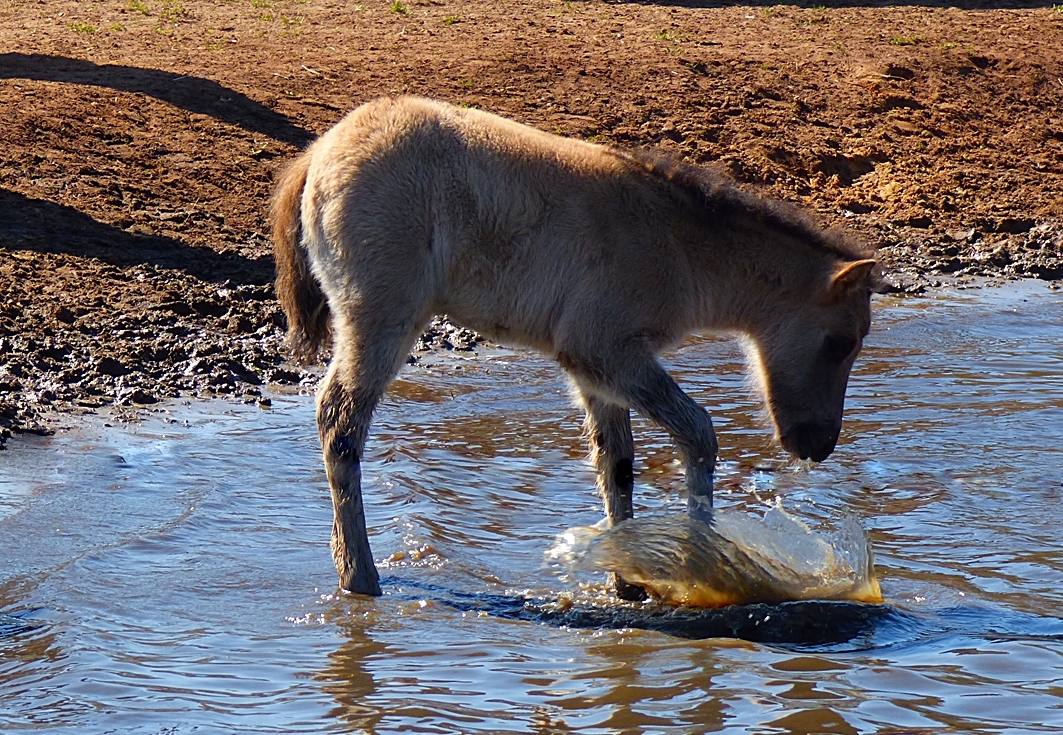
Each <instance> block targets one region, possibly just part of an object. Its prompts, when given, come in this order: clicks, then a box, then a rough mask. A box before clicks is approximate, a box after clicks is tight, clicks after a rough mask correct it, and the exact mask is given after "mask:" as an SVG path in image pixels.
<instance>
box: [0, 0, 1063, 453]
mask: <svg viewBox="0 0 1063 735" xmlns="http://www.w3.org/2000/svg"><path fill="white" fill-rule="evenodd" d="M0 3H2V5H0V49H2V50H3V52H2V53H0V111H2V120H3V126H2V130H3V138H2V141H3V145H2V146H0V446H2V445H3V441H4V440H5V439H7V438H8V437H9V436H10V433H11V432H12V431H16V432H18V431H47V430H49V429H50V427H52V426H54V421H55V417H56V416H61V415H67V416H69V415H71V413H76V412H78V411H93V410H100V409H101V407H105V406H133V407H136V406H150V405H152V404H154V403H155V402H158V401H160V400H162V399H165V398H168V397H176V396H209V395H219V394H221V395H229V396H236V397H242V398H243V400H247V401H261V402H263V403H266V402H267V399H265V398H262V397H261V394H260V390H261V388H260V387H259V386H261V385H262V384H264V383H270V382H273V383H288V384H291V383H297V382H299V381H300V380H302V379H304V378H306V379H308V380H312V378H308V376H305V375H303V374H301V373H300V372H299V371H298V370H296V369H293V368H292V367H291V366H290V365H287V364H286V363H285V362H284V359H283V354H282V352H281V350H280V340H279V337H280V333H281V328H282V325H283V316H282V315H281V314H280V313H279V311H278V308H277V305H276V303H275V301H274V299H273V293H272V287H271V285H270V279H271V274H272V260H271V257H270V246H269V243H268V241H267V238H266V236H265V235H264V232H265V225H264V214H265V210H266V205H267V199H268V195H269V191H270V185H271V181H272V179H273V176H274V174H275V172H276V171H277V169H278V167H279V166H281V165H282V164H283V162H284V161H285V160H286V159H287V158H289V157H290V156H291V155H292V154H294V153H295V152H296V151H297V150H298V149H299V148H300V147H301V146H303V145H304V144H305V143H306V142H307V141H309V140H310V139H311V138H312V137H313V136H314V135H316V134H318V133H320V132H321V131H323V130H325V129H326V128H328V127H329V126H330V125H332V124H333V123H334V122H335V121H336V120H338V119H339V118H340V117H341V116H342V115H343V114H344V112H345V111H347V110H349V109H351V108H352V107H354V106H356V105H357V104H359V103H360V102H363V101H365V100H367V99H369V98H371V97H374V96H377V95H381V94H398V93H416V94H423V95H428V96H433V97H439V98H442V99H446V100H450V101H452V102H455V103H459V104H465V105H475V106H478V107H482V108H484V109H488V110H492V111H496V112H499V113H502V114H505V115H507V116H510V117H513V118H515V119H518V120H521V121H524V122H527V123H530V124H533V125H537V126H539V127H541V128H544V129H546V130H550V131H554V132H558V133H562V134H565V135H572V136H579V137H583V138H586V139H590V140H596V141H601V142H610V143H616V144H619V145H624V146H643V147H654V148H658V149H662V150H665V151H668V152H670V153H672V154H674V155H675V156H678V157H681V158H683V159H685V160H687V161H691V162H710V161H715V162H719V163H720V164H722V165H723V166H724V167H726V169H728V170H729V171H730V172H731V173H732V175H733V176H734V177H735V178H736V179H737V180H738V181H739V182H740V183H741V184H742V185H743V186H746V187H749V188H750V189H753V190H756V191H758V192H762V193H764V194H767V195H771V196H776V197H780V198H784V199H788V200H791V201H796V202H801V203H804V204H805V205H807V206H809V207H811V208H813V209H814V210H816V211H817V212H819V213H820V215H821V216H822V218H823V220H824V222H825V223H827V224H831V225H840V226H843V227H846V228H851V229H852V230H854V231H855V232H857V233H858V234H859V235H860V236H862V237H863V238H865V239H867V240H868V241H871V242H873V243H875V244H877V245H878V246H879V247H880V253H881V257H882V260H883V261H884V263H885V264H886V266H887V268H888V273H889V277H890V278H891V279H892V280H893V283H894V284H896V287H897V288H898V290H903V291H918V290H919V289H921V288H924V287H926V286H927V285H933V284H935V283H937V282H940V281H942V280H947V279H952V280H960V281H962V280H963V279H965V278H969V277H971V276H973V275H988V276H992V277H1021V276H1032V277H1037V278H1044V279H1061V278H1063V252H1061V250H1063V207H1061V204H1060V191H1061V189H1063V6H1060V5H1055V6H1053V4H1051V3H1042V2H996V3H988V2H985V3H981V2H963V1H961V0H957V1H956V2H951V3H948V2H935V1H934V0H920V1H913V2H909V3H906V2H855V1H849V2H845V1H842V2H825V4H823V5H820V4H819V3H815V5H813V3H801V2H798V3H790V4H781V5H776V4H774V3H753V4H750V5H730V4H726V3H712V2H675V3H670V2H659V3H654V2H648V1H646V2H600V1H598V0H587V1H586V2H561V1H559V0H531V1H530V2H492V3H485V2H478V1H477V2H450V1H448V0H403V1H402V2H383V1H381V0H366V2H361V3H350V2H333V1H331V0H228V1H227V0H213V1H211V0H206V1H204V2H191V1H189V0H129V1H128V2H124V1H111V0H95V1H93V2H84V1H73V0H47V1H46V2H45V1H44V0H40V1H29V0H0ZM471 341H474V340H473V339H472V338H471V337H470V335H469V334H467V333H464V332H461V331H458V330H454V329H452V328H450V327H447V326H445V325H443V326H439V328H437V329H436V331H435V332H434V333H433V334H431V335H429V336H428V337H427V338H426V342H425V343H424V344H423V345H422V347H428V346H429V344H430V343H434V344H435V345H436V346H440V345H442V346H456V347H459V348H460V347H467V346H468V345H469V344H470V342H471Z"/></svg>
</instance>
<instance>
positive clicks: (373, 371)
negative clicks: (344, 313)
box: [317, 319, 417, 595]
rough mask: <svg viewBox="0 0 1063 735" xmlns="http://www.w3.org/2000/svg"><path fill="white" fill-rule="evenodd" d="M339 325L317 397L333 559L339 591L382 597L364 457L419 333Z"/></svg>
mask: <svg viewBox="0 0 1063 735" xmlns="http://www.w3.org/2000/svg"><path fill="white" fill-rule="evenodd" d="M340 322H341V320H340V319H335V320H334V325H336V327H337V328H336V335H335V339H334V347H333V350H334V357H333V359H332V364H331V365H330V366H329V370H328V374H327V375H326V377H325V380H324V381H323V382H322V383H321V387H320V388H319V389H318V394H317V425H318V431H319V433H320V435H321V448H322V453H323V454H324V460H325V473H326V474H327V475H328V482H329V488H330V490H331V492H332V510H333V522H332V558H333V561H335V563H336V571H337V572H338V573H339V581H340V587H342V588H343V589H345V590H348V591H350V592H358V593H361V594H366V595H379V594H380V581H379V577H378V575H377V570H376V566H375V565H374V563H373V555H372V551H371V550H370V548H369V536H368V533H367V531H366V526H365V509H364V507H363V504H362V456H363V455H362V453H363V450H364V448H365V440H366V436H367V435H368V433H369V421H370V418H371V417H372V415H373V409H374V408H376V405H377V403H379V401H380V398H381V396H383V395H384V391H385V390H386V389H387V386H388V384H389V383H390V382H391V379H392V378H393V377H394V376H395V373H397V372H398V370H399V367H400V366H401V365H402V361H403V360H404V359H405V357H406V355H407V353H408V352H409V350H410V347H411V346H412V344H413V340H414V339H415V338H416V334H417V329H416V327H414V326H411V328H410V329H409V330H408V331H407V330H402V329H398V330H396V329H391V330H379V329H377V330H374V329H372V328H367V329H355V328H352V327H350V326H349V325H348V326H347V328H343V327H342V326H339V325H340ZM366 326H368V325H366Z"/></svg>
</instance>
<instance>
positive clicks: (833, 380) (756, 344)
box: [746, 259, 875, 462]
mask: <svg viewBox="0 0 1063 735" xmlns="http://www.w3.org/2000/svg"><path fill="white" fill-rule="evenodd" d="M874 266H875V261H874V260H870V259H852V260H846V259H842V260H839V261H838V262H837V263H836V264H835V265H833V266H832V267H831V269H830V270H829V272H828V273H826V274H825V275H824V277H823V278H822V279H819V282H818V284H816V285H815V286H814V287H813V288H812V289H811V291H810V292H808V293H806V294H802V296H801V298H797V297H796V296H794V295H792V294H791V295H790V298H786V299H785V300H784V301H780V302H779V303H776V304H773V305H770V306H769V307H767V308H766V309H765V312H766V315H765V318H763V319H762V320H761V326H760V327H758V328H757V329H756V330H754V331H753V332H751V333H750V335H749V338H748V339H747V340H746V347H747V353H748V355H749V359H750V363H751V366H752V368H753V369H754V371H755V375H756V377H757V378H758V379H759V382H760V386H761V388H762V390H763V392H764V397H765V400H766V402H767V406H768V411H769V412H770V414H771V418H772V421H773V422H774V424H775V431H776V438H777V439H778V440H779V442H780V443H781V444H782V446H783V448H785V449H786V450H787V451H789V452H790V453H792V454H794V455H796V456H798V457H800V458H801V459H813V460H815V461H817V462H819V461H821V460H824V459H826V458H827V456H828V455H830V453H831V452H832V451H834V445H835V444H836V443H837V442H838V435H839V434H840V433H841V428H842V406H843V404H844V402H845V387H846V384H847V383H848V381H849V371H850V370H851V369H852V367H853V362H854V361H855V360H856V355H857V353H859V352H860V347H861V344H862V343H863V339H864V337H865V336H867V332H868V329H869V328H870V326H871V285H872V283H871V278H872V275H871V274H872V269H873V268H874Z"/></svg>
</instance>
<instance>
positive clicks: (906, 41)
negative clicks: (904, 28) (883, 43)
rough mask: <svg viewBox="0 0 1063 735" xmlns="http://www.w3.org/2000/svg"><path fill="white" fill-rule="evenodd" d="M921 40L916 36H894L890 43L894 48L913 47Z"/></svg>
mask: <svg viewBox="0 0 1063 735" xmlns="http://www.w3.org/2000/svg"><path fill="white" fill-rule="evenodd" d="M921 40H922V39H920V38H919V37H918V36H894V37H893V38H891V39H890V43H891V44H893V45H894V46H914V45H916V44H917V43H919V41H921Z"/></svg>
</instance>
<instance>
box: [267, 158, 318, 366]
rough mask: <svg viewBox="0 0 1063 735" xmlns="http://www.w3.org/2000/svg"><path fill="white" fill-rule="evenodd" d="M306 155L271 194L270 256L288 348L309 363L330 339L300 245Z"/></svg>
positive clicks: (308, 266)
mask: <svg viewBox="0 0 1063 735" xmlns="http://www.w3.org/2000/svg"><path fill="white" fill-rule="evenodd" d="M309 168H310V156H309V154H306V153H304V154H303V155H302V156H300V157H299V158H298V159H296V161H295V162H294V163H292V164H291V165H290V166H289V167H288V168H287V170H285V171H284V173H283V174H282V175H281V178H280V181H279V182H278V184H277V188H276V190H275V191H274V193H273V203H272V206H271V207H270V220H271V222H272V225H273V257H274V260H275V261H276V268H277V280H276V291H277V300H278V301H280V304H281V307H282V308H283V309H284V313H285V315H286V316H287V317H288V348H289V349H290V350H291V351H292V355H293V357H294V358H295V359H296V360H299V361H300V362H302V363H304V364H306V363H311V362H313V361H314V360H315V359H316V358H317V356H318V354H319V353H320V352H321V351H322V350H323V349H324V348H325V347H327V346H328V344H329V341H330V338H331V329H330V327H329V307H328V301H326V300H325V295H324V294H323V293H322V292H321V286H320V285H319V284H318V282H317V280H316V279H315V278H314V274H313V273H311V272H310V264H309V262H308V261H307V254H306V250H305V249H304V248H303V244H302V229H303V227H302V199H303V187H304V186H306V173H307V170H308V169H309Z"/></svg>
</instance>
